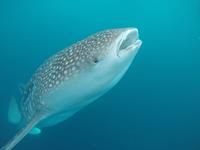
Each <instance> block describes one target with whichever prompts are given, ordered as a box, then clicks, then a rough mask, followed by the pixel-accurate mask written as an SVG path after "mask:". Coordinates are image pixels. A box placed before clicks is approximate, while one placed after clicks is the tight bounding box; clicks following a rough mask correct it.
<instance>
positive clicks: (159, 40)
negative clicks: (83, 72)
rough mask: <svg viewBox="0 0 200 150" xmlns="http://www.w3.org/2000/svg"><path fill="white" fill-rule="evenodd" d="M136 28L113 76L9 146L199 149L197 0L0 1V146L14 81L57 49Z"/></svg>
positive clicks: (37, 149)
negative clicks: (65, 116) (115, 80)
mask: <svg viewBox="0 0 200 150" xmlns="http://www.w3.org/2000/svg"><path fill="white" fill-rule="evenodd" d="M132 26H133V27H137V28H138V29H139V31H140V38H141V39H142V40H143V45H142V47H141V50H140V52H139V53H138V55H137V57H136V59H135V61H134V63H133V65H132V66H131V68H130V69H129V71H128V73H127V74H126V75H125V77H124V78H123V79H122V80H121V82H120V83H119V84H118V85H117V86H116V87H115V88H114V89H112V90H111V91H110V92H109V93H107V94H106V95H105V96H103V97H102V98H101V99H99V100H98V101H96V102H95V103H93V104H91V105H89V106H88V107H86V108H85V109H83V110H81V111H80V112H79V113H77V114H76V115H75V116H73V117H72V118H71V119H69V120H67V121H65V122H63V123H61V124H58V125H56V126H54V127H51V128H47V129H44V131H43V133H42V134H41V135H38V136H27V137H26V138H25V139H24V140H23V141H22V142H21V143H20V144H19V145H17V147H16V150H24V149H26V150H55V149H59V150H199V149H200V1H199V0H162V1H161V0H149V1H148V0H85V1H81V0H74V1H72V0H68V1H65V0H56V1H52V0H43V1H41V0H29V1H23V0H18V1H11V0H0V69H1V72H0V83H1V84H0V145H3V144H5V142H6V141H7V140H8V139H9V137H11V136H12V135H14V134H15V132H16V130H17V128H16V127H15V126H13V125H11V124H9V123H8V121H7V109H8V104H9V100H10V98H11V97H12V96H16V97H17V98H18V99H19V98H20V94H19V90H18V85H19V84H20V83H26V82H27V81H28V79H29V78H30V77H31V75H32V73H33V72H34V71H35V69H36V68H37V67H38V66H39V65H40V64H41V63H42V62H43V60H44V59H45V58H48V57H49V56H51V55H52V54H54V53H56V52H57V51H59V50H61V49H63V48H64V47H66V46H68V45H70V44H72V43H74V42H76V41H77V40H80V39H82V38H84V37H85V36H88V35H90V34H93V33H95V32H97V31H100V30H103V29H108V28H116V27H117V28H118V27H132Z"/></svg>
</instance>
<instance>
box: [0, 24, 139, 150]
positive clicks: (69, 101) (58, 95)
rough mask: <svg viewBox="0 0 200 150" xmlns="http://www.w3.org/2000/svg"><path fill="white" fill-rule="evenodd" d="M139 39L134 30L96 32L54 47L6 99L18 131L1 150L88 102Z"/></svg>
mask: <svg viewBox="0 0 200 150" xmlns="http://www.w3.org/2000/svg"><path fill="white" fill-rule="evenodd" d="M141 44H142V41H141V40H140V39H139V33H138V29H137V28H132V27H130V28H116V29H108V30H103V31H100V32H97V33H95V34H93V35H91V36H88V37H87V38H85V39H83V40H81V41H78V42H77V43H75V44H73V45H71V46H69V47H67V48H65V49H63V50H61V51H59V52H58V53H57V54H55V55H53V56H52V57H50V58H48V59H47V60H45V61H44V63H43V64H42V65H41V66H40V67H39V68H38V69H37V70H36V71H35V73H34V74H33V76H32V77H31V79H30V80H29V82H28V83H27V84H26V85H25V86H23V87H22V88H21V92H22V97H21V99H20V100H19V101H16V99H15V98H12V99H11V101H10V106H9V111H8V117H9V120H10V122H11V123H13V124H17V125H18V126H19V131H18V132H17V133H16V135H15V136H14V137H13V138H11V139H10V140H9V141H8V142H7V144H5V146H3V147H2V148H1V150H11V149H13V148H14V147H15V146H16V145H17V144H18V143H19V142H20V141H21V140H22V139H23V138H24V137H25V136H26V135H27V134H40V133H41V132H42V128H45V127H49V126H53V125H56V124H58V123H60V122H62V121H64V120H66V119H68V118H69V117H71V116H73V115H74V114H75V113H76V112H78V111H79V110H80V109H82V108H83V107H85V106H87V105H88V104H90V103H92V102H94V101H95V100H97V99H98V98H99V97H101V96H102V95H103V94H105V93H106V92H107V91H109V90H110V89H111V88H112V87H113V86H115V85H116V84H117V83H118V82H119V81H120V79H121V78H122V77H123V75H124V74H125V72H126V71H127V70H128V68H129V67H130V65H131V63H132V62H133V60H134V58H135V56H136V54H137V52H138V50H139V48H140V46H141Z"/></svg>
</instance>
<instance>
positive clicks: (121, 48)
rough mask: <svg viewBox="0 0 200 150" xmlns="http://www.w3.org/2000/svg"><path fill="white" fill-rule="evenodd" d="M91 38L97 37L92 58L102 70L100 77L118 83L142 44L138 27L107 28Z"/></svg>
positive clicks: (97, 67)
mask: <svg viewBox="0 0 200 150" xmlns="http://www.w3.org/2000/svg"><path fill="white" fill-rule="evenodd" d="M90 39H95V44H94V45H96V49H95V52H94V53H93V55H92V60H93V61H94V62H95V63H96V66H95V68H96V69H97V71H99V72H100V73H99V74H100V75H99V76H98V77H99V79H100V80H107V81H108V80H110V81H112V82H113V83H117V81H118V80H119V79H120V78H121V77H122V76H123V74H124V73H125V72H126V70H127V69H128V67H129V66H130V64H131V62H132V61H133V59H134V57H135V55H136V54H137V52H138V50H139V48H140V46H141V44H142V41H141V40H140V39H139V33H138V29H136V28H119V29H111V30H105V31H102V32H99V33H97V34H95V35H94V36H92V37H90V38H89V39H88V40H90Z"/></svg>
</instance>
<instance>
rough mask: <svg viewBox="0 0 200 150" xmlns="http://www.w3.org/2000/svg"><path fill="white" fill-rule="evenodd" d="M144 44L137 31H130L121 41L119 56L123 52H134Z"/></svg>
mask: <svg viewBox="0 0 200 150" xmlns="http://www.w3.org/2000/svg"><path fill="white" fill-rule="evenodd" d="M141 44H142V42H141V40H139V34H138V30H137V29H130V30H128V31H127V32H126V33H125V34H124V35H123V36H122V39H121V42H120V44H119V49H118V50H117V55H118V56H119V55H120V53H121V52H122V51H123V52H124V51H128V50H134V49H137V48H139V47H140V46H141Z"/></svg>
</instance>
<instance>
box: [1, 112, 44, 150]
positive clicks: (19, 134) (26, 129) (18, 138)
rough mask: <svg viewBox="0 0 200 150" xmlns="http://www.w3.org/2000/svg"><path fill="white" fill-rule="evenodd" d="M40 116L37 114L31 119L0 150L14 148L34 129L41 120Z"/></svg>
mask: <svg viewBox="0 0 200 150" xmlns="http://www.w3.org/2000/svg"><path fill="white" fill-rule="evenodd" d="M41 118H42V116H41V115H40V113H37V114H36V115H35V117H33V119H32V120H31V121H30V122H29V123H27V124H26V125H25V126H24V127H23V128H21V129H20V130H19V131H18V132H17V134H16V135H15V136H14V137H13V138H11V139H10V140H9V141H8V143H7V144H6V145H5V146H3V147H2V148H0V150H11V149H12V148H14V147H15V146H16V145H17V144H18V143H19V142H20V141H21V140H22V139H23V138H24V137H25V136H26V135H27V134H28V133H29V132H30V131H31V130H32V129H33V128H34V127H35V125H37V123H38V122H39V121H40V120H41Z"/></svg>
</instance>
